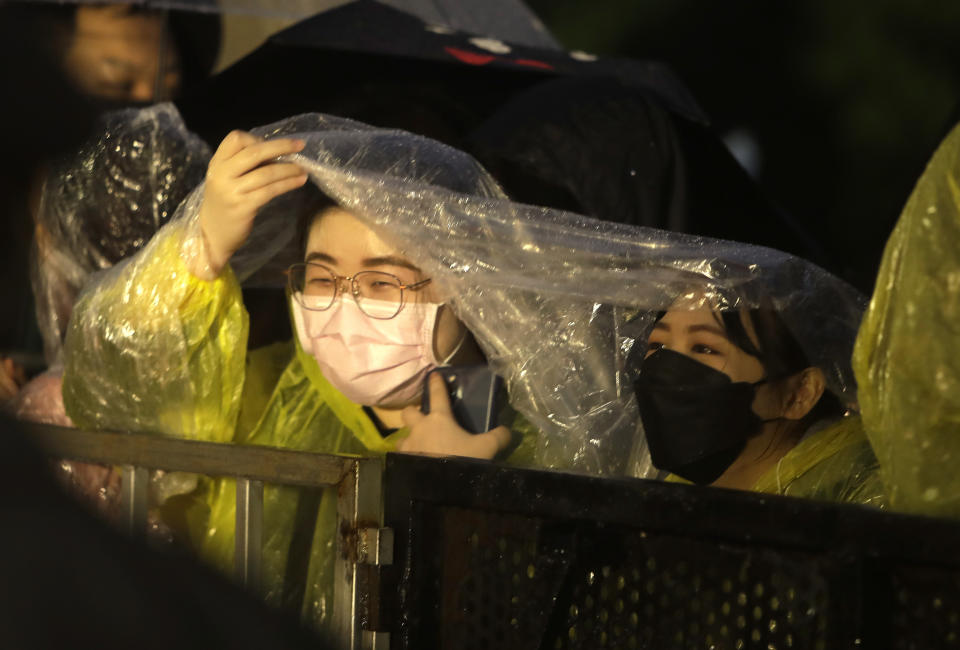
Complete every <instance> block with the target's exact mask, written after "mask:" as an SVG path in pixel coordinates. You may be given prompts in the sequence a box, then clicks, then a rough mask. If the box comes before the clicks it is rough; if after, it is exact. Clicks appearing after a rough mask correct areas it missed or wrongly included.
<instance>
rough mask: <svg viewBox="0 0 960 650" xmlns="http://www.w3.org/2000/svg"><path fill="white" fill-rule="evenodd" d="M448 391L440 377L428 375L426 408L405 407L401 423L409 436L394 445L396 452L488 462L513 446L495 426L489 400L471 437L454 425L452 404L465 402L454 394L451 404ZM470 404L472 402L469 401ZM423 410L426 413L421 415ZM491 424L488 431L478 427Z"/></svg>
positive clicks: (493, 406)
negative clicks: (481, 459)
mask: <svg viewBox="0 0 960 650" xmlns="http://www.w3.org/2000/svg"><path fill="white" fill-rule="evenodd" d="M487 372H489V371H487ZM460 378H461V379H462V377H460ZM471 385H472V384H471ZM449 388H450V386H449V384H448V383H447V381H446V380H445V379H444V377H443V375H442V374H440V373H437V372H434V373H431V374H430V375H428V377H427V379H426V386H425V387H424V402H426V406H424V405H421V407H420V408H417V407H416V406H409V407H407V408H405V409H404V410H403V421H404V424H405V425H406V426H407V427H408V428H409V429H410V432H409V434H408V435H407V437H406V438H404V439H403V440H401V441H400V442H399V443H398V444H397V451H399V452H403V453H419V454H429V455H434V456H465V457H468V458H484V459H488V460H489V459H493V458H495V457H496V456H497V455H498V454H500V453H505V450H507V449H509V448H510V446H511V444H513V434H512V433H511V432H510V429H508V428H507V427H505V426H496V414H498V413H499V409H497V410H494V409H496V404H497V400H496V399H493V400H492V401H491V402H490V408H489V409H487V408H484V409H483V414H482V415H481V418H480V419H478V420H477V421H476V422H474V423H473V424H472V425H470V426H471V428H472V429H473V430H474V431H476V433H471V431H469V430H467V429H466V428H465V427H464V426H462V425H461V424H460V422H458V421H457V419H456V415H455V413H454V406H455V401H458V400H459V401H461V402H464V401H465V400H464V399H463V398H461V397H457V396H456V394H455V396H454V398H455V399H454V400H451V397H450V395H449V393H448V391H449ZM467 393H470V394H473V391H467V392H466V393H464V396H465V395H466V394H467ZM494 394H495V393H494ZM471 401H474V400H472V399H471ZM431 405H432V408H431ZM425 410H428V411H430V412H429V413H424V411H425ZM487 411H489V412H490V413H491V415H490V416H489V417H488V416H487V415H486V413H487ZM460 412H461V414H462V413H463V410H462V409H460ZM461 417H462V415H461ZM491 420H492V424H491V425H490V428H489V430H485V429H482V428H481V427H482V426H484V425H483V424H481V423H485V422H487V421H491Z"/></svg>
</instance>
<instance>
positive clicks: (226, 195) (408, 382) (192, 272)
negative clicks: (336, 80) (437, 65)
mask: <svg viewBox="0 0 960 650" xmlns="http://www.w3.org/2000/svg"><path fill="white" fill-rule="evenodd" d="M305 145H306V143H305V142H304V141H303V140H299V139H296V138H282V137H281V138H274V139H272V140H263V139H262V138H260V137H256V136H253V135H251V134H249V133H243V132H239V131H235V132H233V133H231V134H230V135H228V136H227V137H226V138H225V139H224V141H223V143H222V144H221V146H220V148H219V149H218V150H217V152H216V153H215V155H214V156H213V158H212V160H211V162H210V165H209V168H208V172H207V178H206V184H205V188H204V192H203V194H202V196H198V197H196V200H197V201H199V209H198V211H197V215H198V216H197V218H196V219H194V220H184V221H180V222H177V223H176V224H174V225H173V226H172V227H171V228H168V229H165V230H164V231H163V232H161V233H160V234H159V235H158V236H157V237H155V238H154V239H153V240H152V242H151V244H150V248H149V250H148V251H145V253H144V254H143V255H141V256H139V257H137V258H134V259H133V260H131V261H130V263H128V264H126V265H124V266H123V268H122V269H118V270H117V271H116V272H114V273H112V274H111V277H110V278H106V279H104V280H103V281H101V282H100V283H99V284H98V285H97V288H96V290H94V291H92V292H91V293H90V294H88V295H87V296H86V298H85V299H84V300H81V301H80V303H79V304H78V306H77V311H78V314H79V316H78V318H77V319H76V321H75V327H74V329H73V330H72V331H71V334H70V337H69V338H68V343H67V346H68V348H70V350H71V352H70V353H69V354H68V355H67V367H66V373H65V381H64V396H65V403H66V405H67V408H68V410H69V412H70V413H71V415H72V416H73V417H74V418H76V419H75V421H76V422H77V424H78V425H79V426H87V427H102V426H114V427H116V426H118V425H119V426H124V425H123V424H120V423H121V422H123V421H124V416H127V417H128V418H129V419H128V420H127V421H126V426H131V428H137V429H147V430H153V431H158V430H159V431H160V432H163V433H167V434H173V435H180V436H185V437H191V438H196V439H204V440H214V441H221V442H227V441H232V442H236V443H241V444H262V445H270V446H279V447H284V448H289V449H297V450H303V451H311V452H321V453H347V454H357V455H371V454H373V455H378V454H383V453H385V452H388V451H407V452H417V453H430V454H439V455H458V456H468V457H476V458H485V459H492V458H494V457H495V456H498V457H504V456H507V455H508V454H509V456H510V460H511V461H512V462H530V460H531V459H532V454H531V450H532V440H531V436H530V434H531V433H532V430H531V429H530V427H529V426H526V425H525V424H524V423H523V422H522V421H520V420H518V421H517V423H516V426H515V427H514V428H515V430H514V431H513V432H511V431H510V430H508V429H507V428H506V427H504V426H499V427H496V428H494V429H492V430H491V431H489V432H486V433H478V434H471V433H468V432H467V431H465V430H463V429H462V428H461V427H460V426H459V425H458V423H457V422H456V421H455V420H454V418H453V416H452V414H451V412H450V409H449V401H448V399H449V398H448V397H447V395H446V388H445V386H444V384H443V380H442V379H441V378H440V377H439V376H437V375H435V376H434V377H432V378H431V385H430V391H431V404H432V406H433V408H432V409H431V412H430V413H429V414H428V415H424V414H422V413H420V411H419V408H418V407H419V404H420V399H421V394H422V390H423V385H424V379H425V377H426V375H427V373H428V372H429V370H431V369H432V368H434V367H436V366H438V365H443V364H447V363H454V364H471V363H478V362H483V360H484V359H483V356H482V353H481V352H480V350H479V348H478V347H477V344H476V342H475V341H474V340H473V338H472V337H471V335H470V333H469V331H468V330H467V329H466V327H465V326H464V325H463V324H462V323H461V322H460V321H459V320H458V319H457V318H456V317H455V316H454V315H453V312H452V311H451V309H450V308H448V307H447V306H445V305H444V304H443V303H442V301H441V300H440V299H439V298H438V293H437V291H436V290H435V288H434V287H433V286H431V278H430V277H429V276H428V275H427V274H426V273H424V271H423V270H421V269H420V268H419V267H417V266H416V264H415V263H414V262H413V261H412V260H411V259H410V258H408V257H406V256H404V255H403V254H402V253H400V252H399V251H398V250H397V249H396V248H395V247H394V246H392V245H391V244H389V243H388V242H386V241H385V240H384V239H382V238H381V237H380V236H379V235H378V234H377V233H376V232H374V231H373V230H372V229H371V228H370V227H368V226H367V225H365V224H364V223H363V222H362V221H360V220H359V219H358V218H357V217H355V216H354V215H353V214H352V213H351V212H349V211H348V210H345V209H343V208H342V207H340V206H339V205H337V204H336V203H335V202H334V201H332V200H329V199H326V197H324V196H323V195H321V194H320V193H319V192H317V191H316V189H315V188H314V189H313V190H312V191H310V192H304V193H302V194H301V196H300V197H299V201H298V202H297V204H296V205H297V208H296V209H295V210H292V212H293V216H294V217H295V218H297V217H299V219H300V221H301V228H300V230H302V231H303V235H304V236H303V237H302V242H299V243H298V246H302V248H301V249H300V250H299V253H298V260H299V261H298V262H296V263H294V264H293V265H291V266H290V267H289V269H288V275H289V278H290V282H289V288H290V294H291V297H292V298H293V300H291V304H290V307H291V310H292V315H293V321H294V324H295V328H296V333H297V335H298V336H297V341H298V343H297V344H294V345H290V344H279V345H274V346H269V347H267V348H263V349H260V350H256V351H253V352H251V353H249V354H247V353H246V348H247V345H246V337H247V330H248V316H247V313H246V311H245V309H244V307H243V304H242V299H241V293H240V285H239V283H238V282H237V279H236V277H235V275H234V273H233V271H232V270H231V268H230V265H229V264H228V261H229V259H230V258H231V256H232V255H233V254H234V252H236V250H237V249H239V248H240V247H241V246H242V244H243V243H244V240H246V238H247V237H248V236H249V235H250V233H251V230H252V229H253V222H254V218H255V217H256V215H257V213H258V212H259V211H260V209H261V208H262V207H263V206H264V205H265V204H266V203H268V202H269V201H270V200H272V199H274V198H276V197H278V196H280V195H281V194H285V193H287V192H289V191H291V190H294V189H297V188H299V187H301V186H302V185H304V184H305V183H306V181H307V174H306V172H305V171H304V169H303V168H301V167H300V166H298V165H297V164H295V163H293V162H277V161H276V160H275V159H276V158H277V157H279V156H284V155H290V154H294V153H296V152H299V151H301V150H302V149H303V148H304V146H305ZM444 153H445V152H444ZM451 157H452V154H451ZM448 162H449V161H448ZM455 162H457V161H456V160H454V162H452V163H450V164H449V169H446V170H445V169H443V168H437V169H431V170H428V171H429V172H430V174H429V178H430V180H431V181H432V182H434V183H443V182H447V183H448V184H455V183H457V182H460V183H463V184H465V185H469V184H470V182H471V181H472V180H478V181H479V182H478V184H475V185H473V186H471V187H470V188H469V189H471V190H473V191H474V192H478V191H482V190H483V185H482V184H483V182H485V181H486V179H485V178H483V177H482V176H480V175H479V174H478V173H477V169H478V168H476V167H475V166H471V165H470V164H469V163H467V164H465V165H461V168H462V167H466V170H465V171H464V173H463V175H460V176H458V175H457V174H455V173H450V172H451V170H453V171H463V170H462V169H461V168H458V167H457V165H456V164H454V163H455ZM471 162H472V161H471ZM421 163H422V161H421ZM424 171H425V170H420V172H421V174H422V173H424ZM444 172H447V174H446V176H444ZM490 187H492V188H495V187H496V186H495V185H491V186H490ZM191 228H192V229H193V230H192V231H191ZM259 237H260V235H259V234H258V238H259ZM258 241H262V239H258ZM91 318H92V319H94V320H96V321H98V324H97V325H96V326H95V327H94V328H93V329H91V328H90V327H88V326H89V325H90V320H89V319H91ZM104 324H105V325H106V326H105V327H101V325H104ZM116 328H121V330H118V329H116ZM123 328H131V329H130V331H122V329H123ZM91 334H93V336H91ZM146 359H149V360H151V361H152V362H153V363H155V364H156V365H155V366H154V368H153V369H152V372H150V373H149V376H144V372H143V369H144V368H147V367H149V366H150V365H152V364H149V363H144V360H146ZM107 368H109V371H107V370H106V369H107ZM161 369H162V370H161ZM321 369H322V370H321ZM101 370H102V371H103V372H104V373H105V374H104V375H102V376H101V378H100V382H97V380H96V379H95V377H97V376H98V375H99V374H100V372H101ZM165 375H166V376H165ZM171 375H172V377H171ZM118 377H122V378H123V379H122V381H123V383H125V384H126V385H127V388H126V389H125V390H124V391H122V395H123V397H124V398H125V399H121V400H115V401H114V400H112V401H111V402H110V403H109V404H104V403H103V402H102V401H101V400H99V399H98V398H97V396H98V395H104V394H113V395H115V396H118V397H119V396H120V395H121V392H119V391H115V390H114V388H113V387H109V386H106V387H105V384H104V382H115V381H117V379H118ZM125 408H129V410H127V411H125ZM524 433H526V434H527V436H526V439H524ZM233 493H234V491H233V485H232V482H230V481H212V482H206V483H204V484H203V485H202V486H201V488H200V491H199V495H200V496H202V497H203V498H202V500H200V501H198V500H197V499H196V498H195V497H196V496H197V495H196V494H195V495H193V496H194V498H191V499H187V500H186V503H187V505H186V508H187V515H186V516H187V517H188V519H189V521H188V525H191V524H192V526H193V527H194V529H195V530H194V532H195V534H196V537H199V540H198V541H199V544H200V546H201V550H202V552H203V553H204V554H205V555H206V556H208V557H209V558H210V559H211V560H213V561H214V562H215V563H217V564H219V565H221V566H222V567H223V568H224V569H225V570H226V569H228V568H229V566H230V565H231V563H232V554H233V526H232V520H233V517H234V497H233ZM179 506H180V508H181V509H182V508H183V507H184V499H183V498H180V499H179ZM335 507H336V500H335V499H334V498H318V497H317V495H312V494H309V493H306V492H304V491H298V490H295V489H290V488H275V487H268V489H267V491H266V493H265V508H264V512H265V515H264V516H265V521H264V530H265V531H266V533H265V539H264V560H265V566H266V571H265V575H266V591H267V595H268V598H269V599H270V600H271V601H273V602H275V603H278V604H281V605H284V606H287V607H292V608H295V609H298V608H301V603H302V613H303V614H304V615H305V616H307V617H308V618H309V619H312V620H314V621H316V622H323V621H324V620H326V619H327V617H328V615H329V613H330V612H329V609H330V606H331V605H330V602H331V599H330V596H331V594H330V589H331V582H330V577H331V576H332V575H333V571H332V560H333V554H332V553H331V552H330V550H331V549H332V544H333V542H332V540H333V535H332V533H333V532H334V525H333V522H334V521H335ZM167 509H168V511H170V512H174V508H172V507H170V505H169V504H167ZM303 529H307V530H310V531H312V530H314V529H316V534H315V535H314V536H313V541H312V542H309V541H308V545H307V547H306V548H308V549H309V548H310V547H311V546H312V547H313V551H312V552H309V553H306V554H305V553H304V552H302V551H301V552H299V553H296V552H291V548H292V547H293V545H294V544H295V542H294V541H293V537H294V535H295V534H296V533H295V531H298V530H303Z"/></svg>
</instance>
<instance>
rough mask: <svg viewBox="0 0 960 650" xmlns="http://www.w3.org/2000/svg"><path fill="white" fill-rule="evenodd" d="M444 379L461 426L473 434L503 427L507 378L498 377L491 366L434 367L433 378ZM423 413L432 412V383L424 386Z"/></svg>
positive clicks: (454, 413)
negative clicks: (502, 416)
mask: <svg viewBox="0 0 960 650" xmlns="http://www.w3.org/2000/svg"><path fill="white" fill-rule="evenodd" d="M433 374H438V375H440V376H441V377H443V381H444V383H445V384H446V385H447V392H448V393H449V395H450V407H451V410H452V411H453V417H454V419H455V420H456V421H457V424H459V425H460V426H461V427H463V428H464V429H466V430H467V431H469V432H470V433H486V432H487V431H489V430H490V429H493V428H494V427H497V426H499V425H500V424H501V422H500V414H501V412H502V411H503V410H504V409H503V407H504V406H505V405H506V403H507V388H506V385H505V384H504V381H503V378H502V377H500V376H499V375H496V374H494V372H493V371H492V370H490V368H489V367H488V366H485V365H474V366H443V367H440V368H434V369H433V370H431V371H430V372H429V373H427V377H426V379H425V380H424V382H429V381H430V376H431V375H433ZM420 410H421V411H422V412H423V413H429V412H430V391H429V389H428V384H427V383H424V386H423V402H422V403H421V404H420Z"/></svg>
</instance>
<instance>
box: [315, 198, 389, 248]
mask: <svg viewBox="0 0 960 650" xmlns="http://www.w3.org/2000/svg"><path fill="white" fill-rule="evenodd" d="M312 252H322V253H326V254H328V255H330V256H331V257H334V258H337V259H341V258H343V259H345V260H347V259H353V258H356V259H361V258H367V257H388V256H394V255H399V252H398V251H397V249H396V248H395V247H394V246H392V245H391V244H389V243H387V242H386V241H384V240H383V238H381V237H380V235H378V234H377V233H376V232H375V231H374V230H373V229H372V228H370V227H368V226H367V225H366V224H364V223H363V222H362V221H360V219H358V218H357V217H355V216H353V215H352V214H350V213H349V212H348V211H346V210H344V209H342V208H339V207H333V208H328V209H327V210H325V211H324V212H323V213H322V214H321V216H320V217H319V218H317V219H314V221H313V224H312V225H311V227H310V234H309V236H308V237H307V253H312Z"/></svg>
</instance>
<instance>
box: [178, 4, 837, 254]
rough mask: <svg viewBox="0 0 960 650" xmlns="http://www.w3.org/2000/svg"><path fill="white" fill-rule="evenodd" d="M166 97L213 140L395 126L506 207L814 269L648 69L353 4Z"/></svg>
mask: <svg viewBox="0 0 960 650" xmlns="http://www.w3.org/2000/svg"><path fill="white" fill-rule="evenodd" d="M179 106H180V109H181V113H182V114H183V116H184V119H185V120H186V122H187V124H188V126H189V127H190V128H192V129H193V130H195V131H197V132H199V133H200V134H201V135H203V136H204V137H206V138H207V139H208V140H209V141H211V142H214V143H215V142H217V141H219V139H220V138H222V137H223V135H225V134H226V133H227V132H228V131H229V130H231V129H233V128H250V127H252V126H255V125H259V124H266V123H269V122H273V121H276V120H278V119H282V118H284V117H288V116H290V115H294V114H298V113H304V112H312V111H317V112H325V113H332V114H335V115H341V116H345V117H350V118H353V119H357V120H360V121H363V122H368V123H371V124H376V125H378V126H384V127H396V128H402V129H406V130H409V131H413V132H416V133H421V134H423V135H427V136H430V137H433V138H436V139H438V140H441V141H444V142H446V143H448V144H451V145H453V146H456V147H458V148H461V149H465V150H467V151H469V152H471V153H472V154H474V155H475V156H476V157H477V158H478V159H480V160H481V162H483V163H484V164H485V165H487V166H488V167H489V168H490V169H491V170H492V171H493V172H494V174H495V175H496V176H497V177H498V179H499V180H500V181H501V182H502V183H503V184H504V186H505V188H506V190H507V191H508V193H510V194H511V196H513V197H514V198H516V199H517V200H520V201H525V202H529V203H538V204H543V205H549V206H551V207H560V208H567V209H571V210H574V211H577V212H581V213H584V214H588V215H591V216H595V217H598V218H602V219H606V220H614V221H622V222H627V223H633V224H638V225H646V226H654V227H659V228H665V229H671V230H679V231H685V232H691V233H694V234H703V235H710V236H714V237H721V238H728V239H738V240H743V241H748V242H750V243H758V244H763V245H768V246H772V247H777V248H781V249H783V250H786V251H788V252H791V253H794V254H796V255H800V256H803V257H807V258H810V259H813V260H815V261H817V262H820V263H824V256H823V254H822V252H821V250H820V247H819V246H818V245H817V244H816V243H815V241H814V240H813V238H812V237H810V236H809V235H807V234H806V233H805V232H804V231H803V229H802V228H801V227H799V226H798V225H797V224H794V223H792V222H791V221H790V220H789V219H788V218H787V217H786V216H785V215H783V214H782V213H781V212H780V211H778V210H777V209H776V208H774V206H772V205H771V204H770V202H769V201H767V199H766V198H765V197H763V196H762V195H761V193H760V191H759V188H758V187H757V186H756V184H755V183H754V182H753V181H752V180H751V179H750V178H749V177H748V176H747V174H746V173H745V172H744V171H743V170H742V169H741V168H740V166H739V165H738V164H737V163H736V161H735V160H734V159H733V157H732V156H731V155H730V154H729V152H728V151H727V150H726V148H725V147H724V146H723V144H722V143H721V142H720V140H719V139H718V138H717V137H716V136H715V134H713V132H712V131H710V129H709V126H708V120H707V118H706V116H705V114H704V112H703V111H702V110H701V109H700V108H699V106H698V105H697V104H696V102H695V100H694V99H693V97H692V95H691V93H690V92H689V91H688V90H687V88H686V87H685V86H684V85H683V84H682V83H681V82H680V81H679V80H678V79H677V78H676V77H675V76H674V75H673V74H672V72H671V71H670V70H669V69H668V68H667V67H666V66H664V65H662V64H659V63H656V62H646V61H634V60H624V59H609V58H602V57H596V56H592V55H589V54H586V53H583V52H567V51H564V50H558V49H545V48H534V47H529V46H524V45H516V44H513V43H507V42H504V41H501V40H498V39H495V38H491V37H481V36H476V35H473V34H469V33H466V32H462V31H456V30H453V29H451V28H449V27H444V26H437V25H431V24H428V23H426V22H424V21H423V20H421V19H419V18H417V17H415V16H413V15H410V14H407V13H404V12H402V11H399V10H397V9H394V8H392V7H388V6H386V5H384V4H381V3H379V2H376V1H375V0H357V1H355V2H351V3H349V4H346V5H343V6H341V7H338V8H336V9H332V10H329V11H326V12H324V13H321V14H318V15H316V16H313V17H312V18H308V19H306V20H304V21H302V22H300V23H298V24H296V25H294V26H292V27H290V28H289V29H287V30H284V31H282V32H280V33H278V34H276V35H275V36H273V37H271V38H270V39H269V40H268V41H267V42H266V43H265V44H264V45H263V46H262V47H260V48H259V49H258V50H256V51H254V52H253V53H251V54H250V55H249V56H247V57H246V58H244V59H242V60H241V61H239V62H237V63H236V64H235V65H233V66H232V67H230V68H229V69H227V70H225V71H223V72H222V73H220V74H219V75H217V76H216V77H214V78H213V79H211V80H210V82H209V83H208V84H206V85H205V86H204V87H203V88H202V89H201V90H200V91H199V92H197V93H194V94H192V95H190V96H188V97H185V98H184V99H183V100H181V101H180V102H179Z"/></svg>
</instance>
